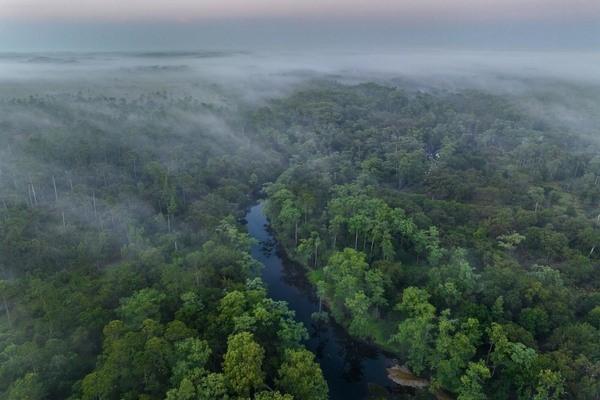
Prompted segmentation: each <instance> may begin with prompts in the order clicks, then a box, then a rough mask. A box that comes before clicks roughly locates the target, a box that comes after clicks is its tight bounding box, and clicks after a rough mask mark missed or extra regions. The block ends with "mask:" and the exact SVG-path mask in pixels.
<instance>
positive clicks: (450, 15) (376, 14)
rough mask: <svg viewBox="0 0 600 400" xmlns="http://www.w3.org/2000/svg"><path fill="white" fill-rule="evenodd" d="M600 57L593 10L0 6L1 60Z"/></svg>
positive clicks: (597, 12)
mask: <svg viewBox="0 0 600 400" xmlns="http://www.w3.org/2000/svg"><path fill="white" fill-rule="evenodd" d="M303 46H304V47H311V46H312V47H315V46H318V47H324V48H327V47H330V48H338V49H340V48H353V47H369V46H380V47H394V46H396V47H403V46H405V47H411V46H417V47H418V46H429V47H436V46H439V47H444V48H446V47H453V46H454V47H469V48H484V49H489V48H511V49H514V48H543V49H548V48H558V49H569V48H576V49H600V1H599V0H212V1H211V0H0V51H29V50H39V51H42V50H49V51H59V50H136V49H139V50H148V49H191V48H194V49H196V48H239V49H244V48H247V47H265V48H268V47H272V48H279V49H286V48H291V47H303Z"/></svg>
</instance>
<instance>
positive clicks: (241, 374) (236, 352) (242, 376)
mask: <svg viewBox="0 0 600 400" xmlns="http://www.w3.org/2000/svg"><path fill="white" fill-rule="evenodd" d="M264 357H265V351H264V350H263V348H262V347H261V346H260V345H259V344H258V343H256V342H255V341H254V336H253V335H252V334H251V333H249V332H240V333H238V334H235V335H231V336H230V337H229V338H228V339H227V352H226V353H225V356H224V358H223V374H224V375H225V380H226V382H227V386H228V387H229V388H230V390H231V391H232V392H234V393H236V394H238V395H240V396H249V395H250V394H251V393H253V392H254V391H256V390H257V389H260V388H261V387H262V386H263V384H264V379H265V375H264V372H263V370H262V364H263V359H264Z"/></svg>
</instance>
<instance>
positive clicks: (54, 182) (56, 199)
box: [52, 175, 58, 203]
mask: <svg viewBox="0 0 600 400" xmlns="http://www.w3.org/2000/svg"><path fill="white" fill-rule="evenodd" d="M52 186H54V201H56V202H57V203H58V190H56V179H55V178H54V175H52Z"/></svg>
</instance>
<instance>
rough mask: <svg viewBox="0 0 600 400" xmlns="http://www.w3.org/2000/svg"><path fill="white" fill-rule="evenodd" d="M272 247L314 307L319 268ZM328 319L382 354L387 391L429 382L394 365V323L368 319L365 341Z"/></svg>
mask: <svg viewBox="0 0 600 400" xmlns="http://www.w3.org/2000/svg"><path fill="white" fill-rule="evenodd" d="M255 207H260V210H261V212H262V207H263V203H262V202H261V203H259V205H258V206H255ZM249 214H250V213H249ZM263 216H264V219H265V223H266V224H267V225H266V228H265V231H267V232H268V233H269V235H270V236H271V238H272V239H273V240H276V239H275V238H276V237H277V236H278V233H277V230H276V228H275V227H274V226H272V225H271V224H270V223H269V222H268V216H267V215H265V214H264V213H263ZM275 249H276V251H277V253H278V257H279V258H280V259H281V260H282V264H284V265H287V266H288V268H289V267H292V268H291V269H294V270H295V271H294V273H293V275H294V276H295V281H296V283H301V286H302V287H303V288H304V290H305V294H306V296H309V297H310V298H312V299H313V300H312V301H313V304H314V306H317V305H318V301H319V300H318V298H317V295H316V282H317V281H318V278H319V276H320V273H321V269H317V270H313V269H310V268H308V267H307V266H306V265H305V264H304V263H303V262H302V260H299V259H298V258H297V257H295V256H294V252H292V251H291V250H290V249H288V248H287V247H286V245H285V243H284V242H281V241H277V246H276V247H275ZM321 302H322V305H323V308H324V309H325V311H327V310H328V305H327V304H328V300H327V299H326V298H324V299H321ZM290 308H292V309H295V307H294V305H293V304H290ZM316 311H318V308H316V307H315V309H314V311H313V313H314V312H316ZM305 318H306V315H305ZM300 319H301V320H302V319H303V318H300ZM329 319H330V322H328V325H331V326H332V327H334V329H335V330H336V331H337V332H338V335H339V334H340V332H343V336H345V338H344V339H345V340H347V339H350V340H351V341H352V342H354V343H356V344H360V346H362V347H365V348H369V349H371V351H373V352H375V353H377V354H379V355H380V357H383V359H384V360H385V364H386V367H385V368H384V370H381V371H379V372H378V373H379V374H380V378H379V379H381V377H382V376H385V378H384V381H385V382H386V385H385V386H388V387H389V389H390V391H394V389H397V390H403V389H402V388H404V389H406V388H410V390H427V389H426V386H428V384H429V381H427V380H426V379H424V378H420V377H417V376H415V375H414V374H412V373H411V372H410V371H409V370H408V369H407V368H406V367H403V366H400V365H398V363H397V361H396V360H397V358H398V357H397V355H396V354H395V353H394V351H393V349H392V346H390V344H389V342H388V338H389V337H390V336H391V332H390V331H391V329H393V328H395V326H393V327H392V326H391V324H390V322H388V321H383V320H376V319H373V320H372V321H371V323H372V324H373V325H372V327H371V331H372V332H374V333H375V334H374V335H373V340H371V341H366V340H364V339H361V338H356V337H353V336H351V335H350V334H349V333H348V331H347V327H346V326H344V325H343V324H341V323H340V321H336V320H335V319H334V318H333V317H332V316H330V318H329ZM303 322H305V324H306V321H303ZM308 325H314V321H313V319H312V314H311V315H310V316H309V321H308ZM394 325H395V324H394ZM397 370H402V371H405V373H404V375H403V377H402V380H401V381H398V380H397V379H394V375H393V373H391V372H390V371H397ZM324 372H325V371H324ZM423 382H427V385H423ZM394 386H396V387H394ZM435 396H436V397H437V398H439V399H448V398H449V397H447V396H445V394H443V393H438V394H435ZM352 398H354V397H352ZM359 398H360V397H359ZM348 399H350V398H348Z"/></svg>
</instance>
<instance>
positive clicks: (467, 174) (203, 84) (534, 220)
mask: <svg viewBox="0 0 600 400" xmlns="http://www.w3.org/2000/svg"><path fill="white" fill-rule="evenodd" d="M139 57H140V58H141V60H142V61H138V64H139V65H138V64H135V65H131V66H127V67H126V68H125V67H120V69H119V70H118V72H115V73H113V74H110V73H108V72H106V70H105V69H99V70H98V71H94V72H93V77H92V78H89V77H88V78H86V77H84V76H83V75H84V74H83V73H82V71H80V70H74V72H73V74H74V76H72V77H70V78H67V77H62V78H61V80H58V79H57V80H52V79H49V80H48V81H47V82H43V81H40V80H37V81H33V82H34V83H27V82H19V81H18V80H14V79H13V80H11V79H10V78H5V81H6V82H5V83H6V88H7V89H6V90H5V91H4V93H2V98H1V99H0V295H1V296H0V310H1V311H2V312H1V315H0V397H2V398H6V399H10V400H17V399H19V400H25V399H28V400H42V399H73V400H74V399H82V400H84V399H90V400H91V399H103V400H104V399H132V400H133V399H145V400H152V399H168V400H188V399H189V400H191V399H238V398H240V399H257V400H267V399H285V400H292V399H296V400H312V399H314V400H320V399H326V398H327V397H328V387H327V382H326V381H325V379H324V377H323V374H322V373H321V369H320V367H319V364H318V359H317V358H315V355H313V354H312V353H311V352H310V351H308V350H307V349H306V348H305V347H304V345H303V343H304V341H305V339H306V338H307V337H308V334H309V331H308V330H307V328H308V327H305V326H303V325H302V324H301V323H298V322H297V321H296V320H295V315H294V312H293V311H291V310H290V309H289V307H288V305H287V304H286V303H285V302H281V301H275V300H273V299H271V298H269V297H268V295H267V290H266V288H265V285H264V283H263V282H262V281H261V279H260V268H261V265H260V264H259V263H258V262H257V261H256V260H254V259H253V258H252V257H251V255H250V251H249V250H250V246H251V244H252V238H250V237H249V235H248V234H247V233H246V231H245V228H244V225H243V221H242V219H243V216H244V214H245V210H246V209H247V207H248V206H250V205H251V204H254V203H256V202H257V201H258V200H259V199H260V198H266V211H267V214H268V216H269V218H270V221H271V223H272V225H273V228H274V230H275V233H276V235H277V238H278V240H279V241H280V242H281V244H282V245H283V246H284V248H285V250H286V252H287V254H288V256H289V257H290V258H291V259H293V260H295V261H296V262H298V263H299V264H301V265H302V266H303V267H304V268H305V269H306V273H307V275H308V276H309V279H310V281H311V283H312V284H313V285H314V287H315V290H316V293H317V294H318V296H319V297H320V298H321V300H322V301H323V303H324V304H325V305H326V307H325V309H324V310H325V311H324V313H323V315H320V316H319V317H323V318H332V319H333V320H335V321H337V323H339V324H341V325H342V326H343V327H345V328H346V329H347V330H348V332H349V333H350V334H351V335H353V336H355V337H357V338H360V339H361V340H364V341H367V342H371V343H373V344H375V345H376V346H378V347H379V348H381V349H384V350H385V351H387V352H389V353H390V354H393V355H395V356H396V357H397V358H398V359H399V360H400V361H401V362H402V363H403V364H406V366H407V367H408V368H410V370H411V371H413V372H414V373H416V374H418V375H419V376H422V377H424V378H427V379H428V380H429V381H430V383H431V385H430V388H429V389H427V390H424V391H416V392H411V393H402V394H393V393H387V394H385V395H383V394H379V396H387V397H388V398H427V397H430V396H433V394H434V393H436V392H437V394H438V395H439V394H440V393H442V392H443V393H445V394H446V395H450V396H452V398H458V399H462V400H474V399H487V398H490V399H510V398H520V399H530V398H535V399H538V400H542V399H562V398H568V399H595V398H598V396H600V383H599V382H600V332H599V330H600V275H599V274H598V268H599V265H600V208H599V201H600V151H599V150H600V148H599V147H600V145H599V142H598V138H599V137H600V136H598V132H597V130H595V129H597V128H596V127H597V125H595V124H594V122H595V121H597V120H598V115H597V113H598V111H597V110H598V109H600V108H594V107H593V105H594V104H596V105H597V104H598V98H600V95H599V93H600V92H599V91H598V90H597V88H595V87H593V86H592V87H591V88H590V87H588V88H584V87H582V86H581V85H579V84H577V83H573V82H567V81H561V82H557V83H556V85H555V86H554V87H549V86H547V85H548V82H549V81H548V79H547V78H545V79H534V78H530V79H529V80H527V79H525V78H522V77H519V78H514V79H513V80H510V82H511V83H512V84H513V85H514V86H518V87H519V89H518V90H515V91H512V92H511V91H510V90H508V88H507V87H502V85H498V81H499V80H500V81H501V80H502V79H495V80H493V84H490V85H489V86H485V85H481V84H476V85H474V84H472V85H467V84H464V81H462V80H455V81H453V84H452V85H449V84H448V83H447V82H445V81H444V80H440V79H436V80H432V81H429V82H424V81H421V80H419V79H422V77H420V78H419V79H416V78H415V77H402V78H397V79H388V78H389V77H385V79H384V78H383V77H379V78H378V77H373V76H368V78H365V77H363V78H360V76H358V75H357V74H356V73H354V74H350V75H343V74H340V75H326V74H325V75H324V74H317V73H315V72H306V71H290V72H287V73H277V74H274V73H273V72H272V71H273V68H275V67H274V66H272V67H271V68H272V69H269V70H266V72H265V71H262V72H258V71H256V70H255V71H254V72H253V74H254V75H251V74H252V73H251V74H250V75H249V76H253V78H254V79H250V82H247V83H246V82H245V81H244V80H243V79H242V76H241V75H235V76H234V75H227V73H223V75H220V76H219V79H217V78H215V75H214V74H215V72H214V64H213V65H210V64H209V65H208V66H207V69H211V72H210V74H213V75H210V74H209V75H210V76H211V77H212V78H211V79H213V80H214V82H213V81H212V80H211V79H209V78H207V77H206V76H203V75H202V74H201V73H199V72H198V71H196V70H194V71H193V72H192V71H191V70H190V68H189V67H187V66H185V65H180V64H179V63H180V62H186V60H187V58H189V57H192V56H190V55H186V56H185V57H184V60H181V59H179V58H176V59H175V60H171V58H169V57H167V56H165V55H156V54H153V55H144V56H139ZM148 57H151V59H150V60H148V61H146V60H147V58H148ZM161 57H166V58H167V59H168V60H169V62H167V63H164V62H163V63H157V65H154V64H151V63H150V62H151V60H155V59H157V58H159V59H160V58H161ZM193 57H195V58H198V59H201V60H204V59H205V58H207V59H210V60H212V59H213V58H217V59H219V58H221V57H225V58H226V57H227V56H225V55H223V54H220V53H219V54H204V53H203V54H202V55H201V56H198V55H196V56H193ZM19 60H21V59H19ZM32 60H33V59H29V62H34V63H41V65H50V66H52V68H57V67H56V61H55V60H54V61H53V60H47V59H46V60H40V59H35V60H33V61H32ZM19 62H22V60H21V61H19ZM23 62H24V61H23ZM86 62H87V61H86ZM213 62H214V61H213ZM148 63H150V64H148ZM112 67H114V65H112ZM48 68H50V67H48ZM105 68H107V70H110V69H109V67H105ZM83 71H85V70H83ZM75 72H76V73H75ZM236 74H237V72H236ZM246 77H247V76H246ZM270 78H272V81H270ZM161 79H163V80H164V82H165V83H163V84H157V82H159V81H160V80H161ZM228 79H231V82H229V84H228V83H227V80H228ZM505 79H506V80H508V78H505ZM211 82H212V83H211ZM215 82H216V83H215ZM490 82H492V81H490ZM560 93H562V94H564V96H562V97H561V96H559V94H560ZM565 99H566V100H565ZM571 99H573V100H571ZM594 102H596V103H594Z"/></svg>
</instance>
